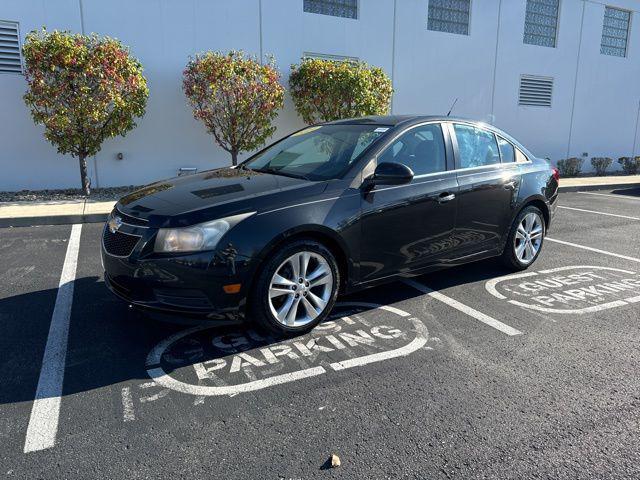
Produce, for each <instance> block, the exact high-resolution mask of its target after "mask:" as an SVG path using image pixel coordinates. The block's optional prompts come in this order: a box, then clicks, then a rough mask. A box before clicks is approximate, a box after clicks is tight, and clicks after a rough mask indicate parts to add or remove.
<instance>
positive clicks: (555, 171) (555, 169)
mask: <svg viewBox="0 0 640 480" xmlns="http://www.w3.org/2000/svg"><path fill="white" fill-rule="evenodd" d="M551 171H552V172H553V178H555V179H556V182H559V181H560V171H559V170H558V169H557V168H556V167H551Z"/></svg>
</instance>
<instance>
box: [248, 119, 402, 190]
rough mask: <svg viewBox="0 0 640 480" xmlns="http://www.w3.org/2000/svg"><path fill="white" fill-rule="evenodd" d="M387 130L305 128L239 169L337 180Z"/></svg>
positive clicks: (383, 127) (354, 127) (365, 126)
mask: <svg viewBox="0 0 640 480" xmlns="http://www.w3.org/2000/svg"><path fill="white" fill-rule="evenodd" d="M389 128H391V127H389V126H380V125H357V124H351V125H344V124H343V125H321V126H316V127H309V128H305V129H304V130H301V131H299V132H296V133H294V134H293V135H290V136H289V137H286V138H284V139H283V140H281V141H280V142H278V143H276V144H274V145H272V146H271V147H269V148H267V149H266V150H264V151H263V152H261V153H259V154H258V155H256V156H255V157H254V158H252V159H251V160H249V161H247V162H245V163H244V164H243V165H242V168H247V169H250V170H255V171H258V172H268V173H274V174H279V175H284V176H289V177H296V178H305V179H307V180H330V179H333V178H339V177H341V176H342V175H343V174H344V173H345V172H346V170H347V169H348V168H349V166H350V165H351V164H352V163H353V162H354V161H356V160H357V159H358V157H359V156H360V154H361V153H362V152H363V151H364V149H365V148H367V147H368V146H369V145H371V143H373V141H374V140H376V139H377V138H378V137H380V136H381V135H383V134H384V133H385V132H386V131H387V130H389Z"/></svg>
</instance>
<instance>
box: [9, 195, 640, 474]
mask: <svg viewBox="0 0 640 480" xmlns="http://www.w3.org/2000/svg"><path fill="white" fill-rule="evenodd" d="M560 205H561V206H562V208H561V209H559V211H558V214H557V215H556V218H555V223H554V225H553V226H552V230H551V232H550V233H549V236H548V238H547V240H546V241H545V245H544V248H543V253H542V255H541V257H540V258H539V259H538V261H537V262H536V264H534V266H533V267H532V268H531V269H529V270H528V271H526V272H524V273H523V274H518V275H511V274H509V272H507V271H505V270H504V269H503V268H502V267H500V266H499V265H498V264H497V263H496V262H494V261H485V262H480V263H477V264H473V265H469V266H466V267H461V268H455V269H451V270H447V271H444V272H440V273H435V274H430V275H426V276H422V277H418V278H416V279H413V280H409V281H406V282H396V283H393V284H390V285H387V286H384V287H380V288H376V289H371V290H368V291H365V292H363V293H360V294H358V295H355V296H351V297H347V298H343V299H341V304H340V306H339V307H337V308H336V309H335V310H334V312H333V315H332V319H331V321H330V322H327V323H325V324H323V325H321V326H320V327H318V328H317V329H316V330H314V332H312V333H311V334H309V335H306V336H303V337H300V338H295V339H291V340H287V341H277V340H274V339H273V338H267V337H264V336H263V335H262V334H260V333H258V332H256V331H254V330H252V329H251V328H250V327H248V326H247V327H243V326H235V325H227V326H213V327H211V326H205V327H192V326H178V325H167V324H163V323H158V322H154V321H150V320H148V319H145V318H143V317H141V316H140V315H139V314H138V313H136V312H134V311H131V310H130V309H129V308H127V306H126V305H125V304H124V303H122V302H121V301H119V300H118V299H116V298H115V297H113V296H112V295H111V294H110V293H109V292H108V291H107V290H106V288H105V286H104V284H103V280H102V270H101V266H100V258H99V245H100V234H101V228H102V226H101V225H100V224H85V225H82V226H81V227H77V226H76V227H72V226H70V225H68V226H66V225H60V226H41V227H23V228H5V229H0V348H1V349H2V355H1V356H0V382H1V384H2V388H1V389H0V438H1V444H2V454H1V455H0V477H5V478H97V477H100V478H124V477H127V478H274V479H277V478H292V479H297V478H304V479H306V478H357V479H360V478H421V479H422V478H465V479H466V478H616V479H620V478H638V477H640V440H639V436H638V428H639V427H640V376H639V375H638V372H639V371H640V324H639V323H640V322H639V320H640V241H639V240H640V189H638V188H635V189H626V190H616V191H599V192H589V193H586V192H585V193H577V192H576V193H564V194H561V200H560ZM70 243H71V245H70ZM76 249H77V264H76V263H75V262H74V258H75V256H74V252H75V251H76ZM70 252H71V253H70ZM65 258H66V261H65ZM74 269H75V271H74ZM61 277H62V280H61ZM74 278H75V281H73V282H72V283H66V282H67V281H68V280H70V279H74ZM60 284H62V286H61V287H60V289H59V288H58V287H59V285H60ZM71 287H72V289H73V290H71ZM43 359H44V360H43ZM60 389H61V391H60ZM332 453H335V454H337V455H339V456H340V458H341V460H342V466H341V467H339V468H336V469H328V468H326V467H327V465H326V463H325V462H326V460H327V458H328V457H329V455H330V454H332Z"/></svg>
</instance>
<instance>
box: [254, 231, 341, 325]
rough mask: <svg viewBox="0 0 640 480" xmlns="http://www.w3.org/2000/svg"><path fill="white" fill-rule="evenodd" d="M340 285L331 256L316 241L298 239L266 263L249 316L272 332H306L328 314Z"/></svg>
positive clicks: (258, 281) (337, 271)
mask: <svg viewBox="0 0 640 480" xmlns="http://www.w3.org/2000/svg"><path fill="white" fill-rule="evenodd" d="M339 284H340V272H339V270H338V266H337V264H336V261H335V258H334V256H333V255H332V253H331V252H330V251H329V250H328V249H327V248H326V247H324V246H323V245H322V244H320V243H318V242H315V241H313V240H298V241H295V242H293V243H291V244H289V245H286V246H285V247H284V248H281V249H279V250H278V251H277V252H276V253H275V254H273V255H272V256H271V257H270V258H268V259H267V260H266V263H265V265H264V266H263V268H262V270H261V273H260V275H259V276H258V279H257V283H256V285H255V288H254V289H253V292H252V294H251V296H250V299H249V301H250V313H251V315H252V316H253V317H254V318H255V320H256V321H257V322H258V323H259V324H260V325H262V326H263V327H266V328H267V329H269V330H271V331H272V332H275V333H278V334H281V335H295V334H300V333H305V332H308V331H309V330H311V329H313V327H315V326H316V325H318V324H319V323H320V322H321V321H323V320H324V319H325V318H326V317H327V315H329V313H330V312H331V309H332V308H333V306H334V304H335V301H336V297H337V295H338V285H339Z"/></svg>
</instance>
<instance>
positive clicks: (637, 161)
mask: <svg viewBox="0 0 640 480" xmlns="http://www.w3.org/2000/svg"><path fill="white" fill-rule="evenodd" d="M618 163H619V164H620V165H622V171H623V172H624V173H625V174H627V175H636V174H637V173H638V171H639V170H640V157H620V158H619V159H618Z"/></svg>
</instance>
